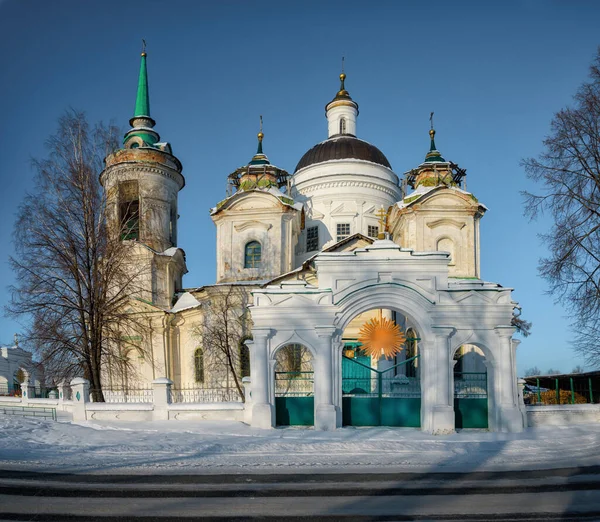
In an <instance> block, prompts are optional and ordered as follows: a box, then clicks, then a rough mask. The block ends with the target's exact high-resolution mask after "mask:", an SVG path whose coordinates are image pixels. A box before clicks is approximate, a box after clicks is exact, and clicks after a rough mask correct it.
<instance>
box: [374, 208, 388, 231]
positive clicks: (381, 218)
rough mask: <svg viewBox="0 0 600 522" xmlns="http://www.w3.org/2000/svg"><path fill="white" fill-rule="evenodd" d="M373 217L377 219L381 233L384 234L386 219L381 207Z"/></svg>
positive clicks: (385, 213)
mask: <svg viewBox="0 0 600 522" xmlns="http://www.w3.org/2000/svg"><path fill="white" fill-rule="evenodd" d="M375 215H376V216H377V217H378V218H379V224H380V225H381V232H382V233H383V232H385V218H386V217H387V212H386V211H385V210H384V209H383V205H382V207H381V208H380V209H379V211H378V212H376V213H375Z"/></svg>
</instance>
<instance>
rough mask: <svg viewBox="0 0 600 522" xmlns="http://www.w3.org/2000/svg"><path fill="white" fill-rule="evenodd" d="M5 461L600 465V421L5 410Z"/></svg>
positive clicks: (380, 467) (24, 465) (60, 466)
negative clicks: (265, 420) (165, 416)
mask: <svg viewBox="0 0 600 522" xmlns="http://www.w3.org/2000/svg"><path fill="white" fill-rule="evenodd" d="M0 434H1V436H0V468H1V469H19V470H28V469H29V470H38V471H61V472H88V473H111V474H112V473H159V474H163V473H188V474H189V473H207V472H208V473H225V472H236V473H241V472H285V471H289V472H294V471H305V472H306V471H315V472H316V471H318V472H324V471H340V470H343V471H352V470H357V469H359V468H360V470H362V471H369V470H372V471H398V470H406V471H474V470H478V471H479V470H505V469H510V470H514V469H541V468H558V467H573V466H590V465H600V425H598V424H593V425H592V424H588V425H577V426H571V427H548V428H535V429H534V428H531V429H529V430H527V431H525V432H524V433H521V434H505V433H489V432H486V431H463V432H461V433H455V434H452V435H442V436H433V435H427V434H424V433H422V432H420V431H418V430H416V429H415V430H413V429H394V428H343V429H340V430H336V431H334V432H319V431H314V430H312V429H296V428H286V429H274V430H259V429H254V428H250V427H249V426H247V425H245V424H242V423H240V422H230V421H218V422H217V421H213V422H209V421H202V422H192V421H168V422H167V421H165V422H98V421H94V422H82V423H61V422H53V421H47V420H42V419H32V418H20V417H11V416H5V415H0Z"/></svg>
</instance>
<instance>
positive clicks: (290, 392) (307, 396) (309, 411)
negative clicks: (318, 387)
mask: <svg viewBox="0 0 600 522" xmlns="http://www.w3.org/2000/svg"><path fill="white" fill-rule="evenodd" d="M313 385H314V375H313V372H275V423H276V424H277V426H314V424H315V397H314V391H313V390H314V386H313Z"/></svg>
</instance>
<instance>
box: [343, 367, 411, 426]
mask: <svg viewBox="0 0 600 522" xmlns="http://www.w3.org/2000/svg"><path fill="white" fill-rule="evenodd" d="M418 357H419V356H418V355H417V356H415V357H411V358H410V359H407V360H406V361H403V362H401V363H399V364H396V365H394V366H392V367H390V368H386V369H385V370H377V369H375V368H372V367H371V365H370V362H371V358H370V357H365V356H360V355H359V356H358V357H354V358H349V357H346V356H345V355H344V356H342V422H343V424H344V425H345V426H401V427H413V428H418V427H420V426H421V383H420V380H419V378H418V377H407V376H406V375H405V374H406V373H410V372H406V371H405V368H407V365H409V364H410V363H412V362H414V361H415V360H416V359H417V358H418Z"/></svg>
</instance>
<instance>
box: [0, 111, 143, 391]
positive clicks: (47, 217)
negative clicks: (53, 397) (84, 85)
mask: <svg viewBox="0 0 600 522" xmlns="http://www.w3.org/2000/svg"><path fill="white" fill-rule="evenodd" d="M116 136H117V130H116V129H115V128H114V127H104V126H96V127H94V128H90V125H89V124H88V123H87V121H86V118H85V116H84V115H83V113H80V112H76V111H73V110H71V111H68V112H67V113H65V115H64V116H62V117H61V118H60V120H59V125H58V131H57V133H56V134H54V135H52V136H50V138H49V139H48V140H47V143H46V145H47V148H48V157H47V158H46V159H43V160H35V161H34V167H35V169H36V170H37V175H36V178H35V185H34V189H33V192H31V193H30V194H28V195H27V196H26V197H25V199H24V201H23V203H22V204H21V206H20V208H19V212H18V215H17V219H16V222H15V228H14V240H15V252H16V254H15V256H14V257H11V259H10V264H11V265H12V268H13V269H14V271H15V273H16V284H15V285H14V286H13V287H11V291H12V301H11V303H10V305H9V306H8V307H7V312H8V313H9V314H10V315H13V316H19V317H20V316H23V317H25V318H26V319H27V320H28V321H29V323H28V324H29V326H28V329H27V331H26V335H25V339H24V340H25V342H26V343H27V344H28V345H29V346H30V347H31V348H33V349H34V350H35V351H36V352H37V353H38V354H39V355H40V356H41V359H42V362H43V363H44V365H45V367H46V368H47V373H48V374H49V375H53V376H54V377H55V378H70V377H72V376H74V375H81V373H83V375H84V376H85V377H86V378H87V379H89V380H90V381H91V387H92V390H94V392H93V393H94V395H93V396H94V400H96V401H103V400H104V398H103V394H102V380H101V373H102V369H103V367H104V366H105V365H106V364H109V363H111V362H114V364H115V365H119V364H120V365H122V364H123V361H124V357H123V347H124V345H130V344H131V342H132V341H131V339H139V338H140V336H141V332H140V328H141V325H142V324H143V323H142V321H137V320H136V313H135V308H134V307H132V306H131V299H130V295H131V292H132V291H133V285H135V284H136V281H137V280H138V278H139V275H140V274H139V272H138V270H137V269H135V267H132V264H131V262H130V261H129V260H128V259H129V253H130V248H128V242H127V241H125V242H124V241H121V234H122V231H121V230H119V227H118V226H117V227H115V226H113V227H109V226H107V222H106V215H105V211H106V205H105V198H104V193H103V191H102V188H101V186H100V183H99V178H98V176H99V174H100V172H101V170H102V167H103V159H104V157H105V156H106V155H107V154H108V153H110V152H112V151H113V150H114V149H115V148H116V146H117V138H116Z"/></svg>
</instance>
